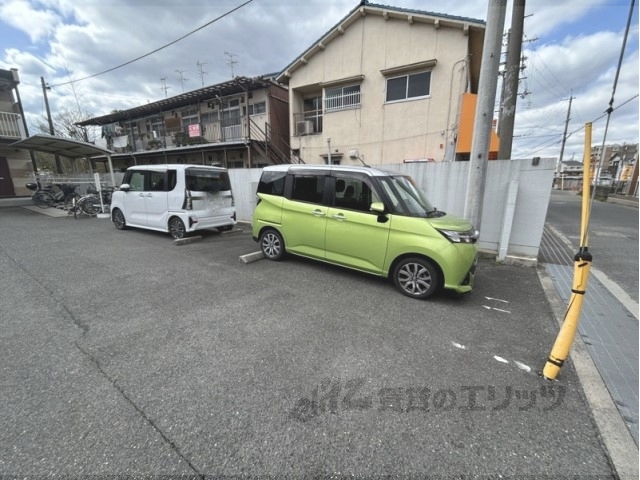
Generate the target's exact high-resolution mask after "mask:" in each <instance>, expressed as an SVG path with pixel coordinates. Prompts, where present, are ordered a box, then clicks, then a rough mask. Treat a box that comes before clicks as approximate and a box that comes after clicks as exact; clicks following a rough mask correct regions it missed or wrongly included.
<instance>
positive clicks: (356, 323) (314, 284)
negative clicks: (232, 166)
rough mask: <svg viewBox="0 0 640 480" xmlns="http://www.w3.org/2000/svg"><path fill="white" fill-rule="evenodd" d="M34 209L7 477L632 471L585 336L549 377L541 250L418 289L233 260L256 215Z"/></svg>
mask: <svg viewBox="0 0 640 480" xmlns="http://www.w3.org/2000/svg"><path fill="white" fill-rule="evenodd" d="M43 213H44V212H39V211H33V210H30V209H27V208H23V207H20V206H9V207H4V208H0V225H1V228H0V266H1V268H2V271H3V275H2V276H1V277H0V292H1V293H0V312H2V315H1V317H2V334H1V335H0V365H1V366H2V375H1V376H0V382H1V388H0V400H1V403H0V431H2V432H3V433H2V435H0V477H2V478H5V477H20V478H42V477H49V476H51V477H54V476H57V477H69V476H71V477H75V478H86V477H90V476H96V477H100V476H105V477H106V476H110V477H121V476H122V477H124V476H129V477H134V476H139V477H144V478H150V477H178V478H192V477H193V478H227V477H235V478H246V477H254V478H272V477H279V478H318V477H335V478H341V477H356V478H379V477H392V478H425V477H429V478H451V477H455V478H526V477H528V478H618V476H619V477H622V478H637V476H638V463H637V455H638V450H637V446H636V445H635V443H633V440H632V439H631V437H630V435H629V432H628V430H627V429H626V428H625V427H624V423H623V422H622V420H621V417H620V414H619V413H618V410H617V409H616V407H615V405H614V404H613V401H612V400H611V397H610V396H609V397H608V398H607V395H608V391H607V389H606V386H605V385H604V383H603V382H602V379H601V378H600V376H599V375H598V373H597V370H596V369H595V367H594V365H593V362H592V361H591V359H590V357H589V354H588V352H587V351H586V349H584V345H582V344H580V343H577V344H576V346H575V348H574V351H573V352H572V356H571V357H570V358H569V359H568V361H567V362H566V363H565V365H564V366H563V367H562V370H561V373H560V375H559V377H558V379H557V380H556V381H553V382H551V381H549V380H545V379H544V378H542V377H541V376H540V375H539V374H538V372H539V371H540V370H541V369H542V367H543V366H544V363H545V361H546V358H547V356H548V354H549V351H550V349H551V346H552V345H553V342H554V340H555V338H556V335H557V332H558V315H559V312H560V311H561V310H562V301H561V300H558V296H557V295H554V293H553V290H554V287H553V283H552V281H550V277H549V276H548V275H547V274H546V273H545V271H544V269H543V268H531V267H520V266H511V265H502V264H498V263H496V262H495V259H493V258H486V257H483V258H481V260H480V263H479V269H478V276H477V283H476V288H475V290H474V292H473V293H472V294H470V295H467V296H462V297H460V296H453V295H447V294H441V295H438V296H436V297H435V298H433V299H431V300H429V301H416V300H412V299H409V298H407V297H404V296H402V295H400V294H399V293H398V292H397V291H396V290H395V289H394V288H393V286H392V284H391V283H389V282H388V281H385V280H383V279H378V278H376V277H372V276H369V275H365V274H361V273H358V272H351V271H347V270H343V269H340V268H336V267H332V266H329V265H324V264H321V263H317V262H312V261H307V260H304V259H298V258H288V259H287V260H285V261H283V262H277V263H276V262H269V261H266V260H258V261H254V262H249V263H243V262H241V261H240V258H241V256H243V255H245V254H249V253H252V252H255V251H256V250H257V245H256V244H255V242H253V240H252V238H251V231H250V228H249V226H248V225H239V226H238V227H237V228H236V229H234V230H233V231H232V232H229V233H224V234H221V233H217V232H205V233H203V235H202V236H201V238H197V239H195V240H197V241H194V242H191V243H185V244H182V245H175V244H174V242H173V241H172V240H171V239H170V237H169V236H168V235H166V234H162V233H157V232H147V231H142V230H127V231H122V232H121V231H118V230H116V229H115V228H114V227H113V226H112V225H111V223H110V222H109V220H107V219H96V218H79V219H74V218H73V217H64V216H63V217H53V216H48V215H45V214H43ZM612 412H613V413H614V414H615V415H617V419H616V417H615V416H611V415H613V414H612ZM607 415H610V416H609V417H607ZM603 418H604V419H607V418H608V421H607V420H605V423H602V422H603V420H602V419H603ZM616 420H617V421H618V422H620V424H621V425H622V429H623V430H624V431H623V432H620V431H619V430H616V428H615V425H616ZM603 425H605V427H603ZM606 425H613V432H608V431H607V430H606ZM616 432H618V433H616ZM625 433H626V435H627V437H628V438H627V437H625V436H624V434H625ZM628 440H630V441H631V444H630V443H629V441H628ZM630 445H632V447H631V446H630Z"/></svg>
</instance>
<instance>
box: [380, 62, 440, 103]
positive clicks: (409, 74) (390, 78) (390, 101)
mask: <svg viewBox="0 0 640 480" xmlns="http://www.w3.org/2000/svg"><path fill="white" fill-rule="evenodd" d="M431 72H432V71H431V69H429V70H421V71H418V72H411V73H405V74H403V75H394V76H389V77H387V79H386V91H385V96H384V98H385V103H396V102H407V101H411V100H420V99H423V98H430V97H431ZM424 73H427V74H428V75H429V84H428V89H427V93H426V95H415V96H409V82H410V77H412V76H415V75H422V74H424ZM398 78H406V79H407V81H406V85H405V94H404V97H403V98H396V99H393V100H389V99H388V95H389V81H390V80H396V79H398Z"/></svg>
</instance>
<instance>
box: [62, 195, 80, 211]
mask: <svg viewBox="0 0 640 480" xmlns="http://www.w3.org/2000/svg"><path fill="white" fill-rule="evenodd" d="M74 199H75V201H74ZM78 200H80V195H79V194H77V193H72V194H71V195H66V196H65V197H64V209H65V210H66V211H68V212H71V213H74V210H75V211H79V208H78Z"/></svg>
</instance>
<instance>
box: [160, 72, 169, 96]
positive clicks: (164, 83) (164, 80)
mask: <svg viewBox="0 0 640 480" xmlns="http://www.w3.org/2000/svg"><path fill="white" fill-rule="evenodd" d="M160 81H161V82H162V86H161V87H160V90H164V98H167V90H169V89H170V88H171V87H167V77H164V78H161V79H160Z"/></svg>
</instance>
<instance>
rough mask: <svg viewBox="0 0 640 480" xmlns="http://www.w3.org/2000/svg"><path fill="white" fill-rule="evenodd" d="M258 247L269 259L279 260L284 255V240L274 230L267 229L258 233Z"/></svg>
mask: <svg viewBox="0 0 640 480" xmlns="http://www.w3.org/2000/svg"><path fill="white" fill-rule="evenodd" d="M260 249H261V250H262V254H263V255H264V256H265V257H266V258H268V259H269V260H275V261H278V260H281V259H282V257H283V256H284V240H283V239H282V235H280V234H279V233H278V232H277V231H276V230H273V229H269V230H265V231H264V232H262V234H261V235H260Z"/></svg>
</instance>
